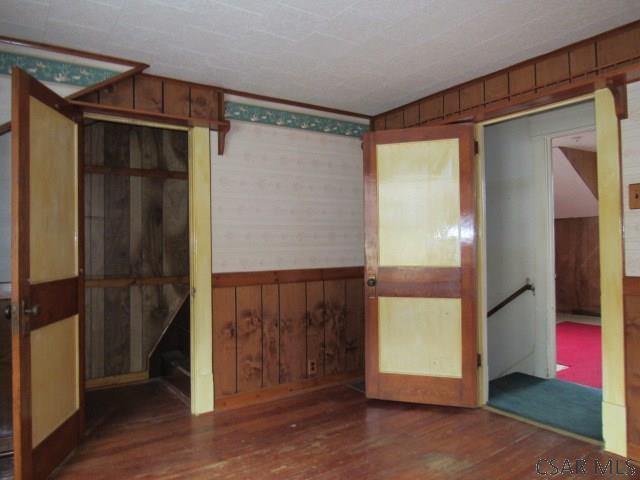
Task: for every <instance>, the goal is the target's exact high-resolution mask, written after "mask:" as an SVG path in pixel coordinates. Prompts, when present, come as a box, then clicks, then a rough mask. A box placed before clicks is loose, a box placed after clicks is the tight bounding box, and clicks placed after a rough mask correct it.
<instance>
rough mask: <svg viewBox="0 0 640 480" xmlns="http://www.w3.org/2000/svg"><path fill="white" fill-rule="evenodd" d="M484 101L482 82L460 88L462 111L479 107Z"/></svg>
mask: <svg viewBox="0 0 640 480" xmlns="http://www.w3.org/2000/svg"><path fill="white" fill-rule="evenodd" d="M483 103H484V82H476V83H472V84H471V85H467V86H466V87H463V88H461V89H460V108H461V110H462V111H464V110H469V109H471V108H475V107H479V106H480V105H482V104H483Z"/></svg>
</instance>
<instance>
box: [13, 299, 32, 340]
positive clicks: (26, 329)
mask: <svg viewBox="0 0 640 480" xmlns="http://www.w3.org/2000/svg"><path fill="white" fill-rule="evenodd" d="M11 330H12V331H13V332H14V333H15V334H17V335H28V334H29V333H30V332H31V323H30V322H29V316H28V315H25V314H24V313H23V312H22V311H19V310H18V309H17V308H16V306H15V305H11Z"/></svg>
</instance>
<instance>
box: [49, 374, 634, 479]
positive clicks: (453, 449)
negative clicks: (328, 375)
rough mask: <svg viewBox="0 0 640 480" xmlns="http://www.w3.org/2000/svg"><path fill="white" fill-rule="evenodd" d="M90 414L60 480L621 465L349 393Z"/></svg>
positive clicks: (586, 449) (156, 395) (152, 402)
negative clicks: (193, 412) (199, 409)
mask: <svg viewBox="0 0 640 480" xmlns="http://www.w3.org/2000/svg"><path fill="white" fill-rule="evenodd" d="M87 405H88V411H89V413H90V415H91V416H90V417H89V420H88V423H89V424H90V425H93V426H92V427H91V428H90V431H89V433H88V436H87V438H86V439H85V441H84V442H83V444H82V445H81V446H80V447H79V448H78V450H77V451H76V452H75V453H74V454H73V455H72V456H71V457H70V458H69V459H68V460H67V462H66V464H65V465H63V466H62V467H61V468H60V469H59V470H58V471H57V472H56V478H58V479H67V478H89V479H92V480H98V479H102V478H105V479H107V478H108V479H113V478H118V479H124V478H163V479H165V478H166V479H169V478H190V479H200V478H203V479H204V478H206V479H215V478H224V479H243V480H244V479H271V478H273V479H276V478H277V479H305V480H307V479H320V480H325V479H326V480H329V479H342V478H345V479H350V480H355V479H451V478H460V479H461V478H465V479H478V480H480V479H482V480H484V479H492V480H499V479H529V478H549V477H551V478H557V476H556V477H553V476H551V475H550V473H551V471H552V467H551V466H550V465H549V464H548V463H543V464H541V468H542V470H541V471H543V472H547V473H549V474H548V475H547V476H545V477H540V476H538V475H536V467H535V466H536V462H537V461H538V460H539V459H541V458H554V459H557V462H556V463H557V465H558V467H562V462H563V460H564V459H565V458H567V459H569V461H570V462H571V463H572V464H573V468H574V469H575V462H576V460H578V459H584V461H585V469H586V471H587V473H586V474H581V475H579V476H578V478H603V477H602V475H597V474H596V472H595V471H594V466H595V464H594V461H595V459H598V461H599V462H600V464H602V465H606V462H607V461H608V459H609V458H613V462H614V463H613V464H612V467H613V468H614V473H615V461H616V458H615V457H610V456H609V455H605V454H603V453H601V452H600V451H599V448H598V447H597V446H594V445H591V444H587V443H584V442H581V441H579V440H574V439H572V438H568V437H564V436H562V435H559V434H556V433H553V432H550V431H546V430H542V429H540V428H537V427H534V426H532V425H528V424H525V423H522V422H519V421H516V420H513V419H510V418H507V417H504V416H501V415H496V414H494V413H491V412H489V411H487V410H482V409H477V410H467V409H456V408H445V407H430V406H419V405H410V404H401V403H392V402H382V401H367V400H366V399H365V398H364V396H363V395H362V394H360V393H358V392H356V391H354V390H352V389H350V388H348V387H345V386H339V387H332V388H328V389H325V390H320V391H316V392H311V393H308V394H303V395H298V396H295V397H290V398H287V399H284V400H278V401H273V402H270V403H265V404H262V405H256V406H251V407H245V408H241V409H237V410H229V411H224V412H219V413H215V414H208V415H202V416H199V417H191V416H190V415H189V412H188V409H187V408H186V407H185V405H184V404H183V403H182V402H181V401H180V400H178V399H177V398H176V397H174V396H173V395H172V394H171V393H170V392H169V391H168V390H167V389H166V388H165V387H164V386H163V385H162V384H161V383H159V382H149V383H145V384H140V385H136V386H129V387H124V388H118V389H112V390H103V391H96V392H91V393H90V394H89V395H88V398H87ZM91 412H93V413H91ZM97 412H101V413H99V414H97ZM623 462H624V460H622V461H621V463H620V465H619V468H620V470H622V469H624V468H625V464H624V463H623ZM605 468H606V467H605ZM627 472H628V470H627ZM558 476H559V475H558ZM564 477H565V478H569V476H568V475H565V476H564ZM636 477H637V475H636ZM607 478H609V476H608V475H607ZM625 478H629V477H628V476H627V477H625Z"/></svg>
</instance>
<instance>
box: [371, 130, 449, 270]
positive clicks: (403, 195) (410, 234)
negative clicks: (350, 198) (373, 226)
mask: <svg viewBox="0 0 640 480" xmlns="http://www.w3.org/2000/svg"><path fill="white" fill-rule="evenodd" d="M458 156H459V154H458V141H457V139H455V140H453V139H447V140H434V141H430V142H407V143H391V144H382V145H376V157H377V169H378V219H379V224H378V230H379V266H381V267H384V266H415V267H418V266H422V267H434V266H442V267H459V266H460V239H459V235H458V226H459V224H460V192H459V184H460V181H459V165H458V163H459V162H458ZM424 158H428V159H429V161H424ZM434 205H438V208H431V207H432V206H434ZM430 240H433V241H430Z"/></svg>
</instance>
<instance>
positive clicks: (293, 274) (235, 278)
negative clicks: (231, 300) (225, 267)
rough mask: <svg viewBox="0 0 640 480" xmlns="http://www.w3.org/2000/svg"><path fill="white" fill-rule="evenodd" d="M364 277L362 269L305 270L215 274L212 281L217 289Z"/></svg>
mask: <svg viewBox="0 0 640 480" xmlns="http://www.w3.org/2000/svg"><path fill="white" fill-rule="evenodd" d="M363 275H364V270H363V268H362V267H342V268H310V269H305V270H266V271H261V272H229V273H214V274H213V278H212V281H213V283H214V285H215V286H216V287H239V286H242V285H268V284H273V283H295V282H314V281H318V280H340V279H346V278H355V277H362V276H363Z"/></svg>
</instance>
